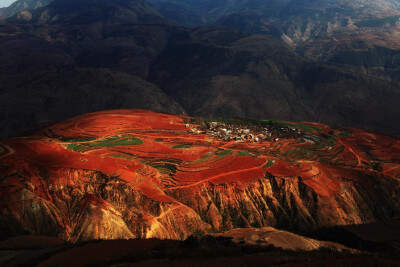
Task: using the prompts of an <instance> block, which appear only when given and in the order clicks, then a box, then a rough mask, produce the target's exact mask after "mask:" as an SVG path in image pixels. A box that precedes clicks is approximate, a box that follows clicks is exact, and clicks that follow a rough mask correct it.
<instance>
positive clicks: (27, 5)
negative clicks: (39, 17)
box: [0, 0, 54, 19]
mask: <svg viewBox="0 0 400 267" xmlns="http://www.w3.org/2000/svg"><path fill="white" fill-rule="evenodd" d="M53 1H54V0H17V1H15V2H14V3H12V4H11V5H10V6H9V7H4V8H0V19H5V18H8V17H11V16H13V15H14V14H16V13H18V12H21V11H24V10H31V9H35V8H38V7H42V6H45V5H47V4H49V3H51V2H53Z"/></svg>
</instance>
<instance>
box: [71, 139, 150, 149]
mask: <svg viewBox="0 0 400 267" xmlns="http://www.w3.org/2000/svg"><path fill="white" fill-rule="evenodd" d="M141 144H143V141H142V140H140V139H138V138H134V137H132V136H129V135H125V136H112V137H109V138H106V139H102V140H96V141H93V142H85V143H74V144H69V145H68V146H67V149H69V150H73V151H74V152H79V153H83V152H86V151H89V150H93V149H96V148H101V147H112V146H132V145H141Z"/></svg>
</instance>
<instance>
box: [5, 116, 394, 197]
mask: <svg viewBox="0 0 400 267" xmlns="http://www.w3.org/2000/svg"><path fill="white" fill-rule="evenodd" d="M184 118H185V117H184V116H179V115H166V114H159V113H153V112H150V111H145V110H118V111H104V112H97V113H91V114H86V115H82V116H79V117H76V118H72V119H69V120H67V121H65V122H62V123H59V124H56V125H54V126H52V127H50V128H48V129H46V130H43V131H41V132H39V133H38V134H36V135H35V136H32V137H29V138H14V139H10V140H8V141H7V142H6V143H3V144H1V145H0V158H2V162H1V164H2V168H4V167H5V166H6V169H8V168H7V166H8V167H9V165H7V164H12V166H13V168H15V169H19V167H18V164H19V163H20V162H21V161H22V162H27V163H29V164H37V165H41V166H48V167H50V168H68V169H83V170H97V171H99V172H102V173H104V174H107V175H112V176H117V177H119V178H120V179H121V180H122V181H124V182H126V183H128V184H131V185H132V186H133V187H134V188H135V189H137V190H139V191H141V192H143V194H145V195H146V196H148V197H150V198H153V199H154V200H156V201H166V202H171V201H173V199H171V198H170V197H167V196H166V195H165V194H164V193H163V192H162V190H163V188H164V186H163V183H162V181H161V178H162V177H163V176H165V175H166V174H161V172H160V170H161V169H163V166H162V165H165V166H164V170H165V168H166V169H168V168H173V169H174V172H170V174H169V176H172V177H173V180H174V185H173V186H171V184H169V185H168V186H167V187H166V188H168V189H170V190H171V189H174V188H180V187H182V186H183V187H188V186H191V185H198V184H201V183H204V182H211V183H216V184H219V183H230V182H233V183H246V182H251V181H254V180H257V179H260V178H262V177H263V176H264V175H265V174H266V173H267V172H268V173H270V174H272V175H274V176H277V177H301V178H302V179H304V182H305V183H306V184H307V185H309V186H310V187H312V188H314V189H315V190H316V192H317V193H318V194H321V195H329V194H335V193H336V192H337V190H338V188H339V182H338V180H337V178H338V177H347V178H349V179H355V180H358V179H362V177H363V175H367V174H371V172H376V171H374V170H370V169H371V167H370V166H369V165H368V164H369V162H370V161H373V160H380V161H385V160H390V161H391V163H390V164H391V165H384V166H385V168H384V169H383V170H382V175H390V176H398V174H399V172H400V169H399V168H398V166H399V165H398V164H399V163H398V162H399V158H400V142H399V140H398V139H395V138H391V137H386V136H383V135H378V134H374V133H371V132H366V131H361V130H358V129H349V132H351V133H352V134H350V135H349V136H347V137H335V139H336V142H337V144H338V145H337V146H338V147H339V146H340V145H342V146H344V149H343V151H342V152H341V153H339V154H338V155H334V153H333V151H337V150H335V148H331V150H332V159H331V162H328V163H326V162H325V163H324V164H320V163H318V159H317V160H316V163H310V162H308V161H307V160H304V159H302V158H299V157H298V155H297V156H296V155H293V159H290V156H289V158H287V157H283V156H280V155H284V154H285V152H287V151H290V150H292V149H293V148H296V147H297V148H298V149H308V148H310V147H311V145H310V144H308V143H305V142H302V143H299V142H298V141H296V140H294V139H281V140H279V141H277V142H273V143H270V142H263V143H262V144H261V143H245V142H242V143H241V142H233V141H231V142H222V141H220V140H218V139H216V138H213V137H211V136H208V135H206V134H191V133H190V132H189V129H188V128H187V127H186V126H187V125H185V119H184ZM303 124H308V125H310V126H312V127H317V128H320V129H322V132H323V133H324V134H328V133H329V132H331V133H332V132H335V133H337V132H338V131H337V130H332V129H331V128H330V127H329V126H326V125H322V124H317V123H303ZM115 136H132V137H134V138H137V139H140V140H141V141H142V143H141V144H133V145H129V144H123V145H107V144H105V145H104V146H94V147H91V148H90V149H89V150H87V151H83V152H80V151H74V150H73V149H68V146H69V145H71V144H77V145H79V144H81V145H83V146H85V144H86V145H87V144H90V143H91V142H92V143H94V142H97V141H99V140H105V139H107V138H110V137H115ZM88 137H91V139H87V138H88ZM85 138H86V139H85ZM80 140H82V141H80ZM87 140H89V141H87ZM199 141H200V142H199ZM202 141H203V142H202ZM204 141H206V142H204ZM221 148H223V149H229V150H230V152H228V153H227V154H226V155H218V153H219V152H220V151H221V150H218V149H221ZM310 149H312V148H310ZM246 150H247V151H257V152H258V156H255V157H252V156H243V155H242V156H241V155H238V154H237V153H236V152H235V151H242V152H243V151H246ZM277 150H279V154H280V155H277V153H275V154H274V155H271V151H277ZM366 150H368V151H366ZM310 151H312V153H314V152H315V153H316V154H318V153H317V152H318V150H317V151H315V150H310ZM319 152H321V153H322V152H325V153H329V151H328V149H327V148H321V149H320V150H319ZM367 152H368V153H367ZM328 155H329V154H328ZM154 159H158V160H159V163H158V165H157V164H155V165H154V166H152V164H151V163H146V160H150V161H151V160H154ZM270 160H274V162H275V163H274V164H271V166H268V167H266V168H263V166H265V164H266V163H268V161H270ZM393 160H395V162H393ZM17 162H18V163H17ZM171 162H172V163H171ZM335 162H340V163H341V165H336V164H335ZM343 162H345V164H343ZM146 164H147V165H146ZM146 176H149V177H146ZM167 176H168V174H167ZM164 178H165V177H164ZM31 179H32V181H33V182H34V180H35V178H34V177H31ZM55 182H56V181H55ZM4 193H5V192H2V194H4Z"/></svg>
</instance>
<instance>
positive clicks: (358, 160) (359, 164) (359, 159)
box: [339, 139, 362, 167]
mask: <svg viewBox="0 0 400 267" xmlns="http://www.w3.org/2000/svg"><path fill="white" fill-rule="evenodd" d="M339 142H340V143H341V144H342V145H343V146H344V147H346V148H347V149H348V150H349V151H350V152H351V153H352V154H353V155H354V156H355V157H356V158H357V162H358V163H357V167H361V166H362V164H361V162H362V159H361V157H360V156H359V155H357V153H356V152H354V150H353V149H352V148H351V147H349V146H347V145H346V144H344V143H343V142H342V140H340V139H339Z"/></svg>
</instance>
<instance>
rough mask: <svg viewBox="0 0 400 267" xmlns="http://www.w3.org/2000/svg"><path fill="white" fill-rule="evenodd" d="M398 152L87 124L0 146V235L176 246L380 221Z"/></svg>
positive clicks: (362, 144)
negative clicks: (232, 233)
mask: <svg viewBox="0 0 400 267" xmlns="http://www.w3.org/2000/svg"><path fill="white" fill-rule="evenodd" d="M229 131H231V132H230V133H229ZM223 134H225V135H223ZM226 134H230V135H232V136H231V137H232V138H231V139H228V138H227V136H226ZM255 136H256V137H257V139H256V138H255ZM399 146H400V141H399V140H398V139H396V138H391V137H387V136H384V135H379V134H375V133H372V132H367V131H363V130H358V129H354V128H346V129H334V128H330V127H328V126H326V125H323V124H316V123H290V122H278V121H252V120H246V119H231V120H222V121H221V120H211V121H204V120H202V119H195V118H191V117H187V116H184V115H166V114H159V113H153V112H150V111H144V110H119V111H104V112H98V113H91V114H87V115H82V116H79V117H75V118H72V119H69V120H67V121H65V122H62V123H58V124H55V125H53V126H51V127H49V128H46V129H44V130H42V131H40V132H38V133H37V134H35V135H33V136H30V137H21V138H13V139H9V140H5V141H4V142H2V143H1V162H0V169H1V172H2V174H3V176H2V183H1V190H0V203H1V206H2V210H1V214H0V217H1V220H0V221H1V225H0V228H1V229H3V230H2V231H1V233H2V237H3V238H5V237H9V236H14V235H21V234H34V235H50V236H56V237H59V238H62V239H65V240H70V241H73V242H77V241H85V240H93V239H120V238H135V237H136V238H138V237H140V238H161V239H164V238H167V239H179V240H183V239H185V238H187V237H188V236H190V235H193V234H196V233H213V232H223V231H227V230H230V229H234V228H242V227H257V228H258V227H263V226H274V227H278V228H280V229H286V230H291V231H295V232H298V233H303V232H308V231H312V230H313V229H314V230H315V229H318V228H320V227H330V226H336V225H350V224H363V223H368V222H375V221H380V220H387V219H391V218H395V217H396V216H398V211H399V210H400V208H399V207H400V199H399V196H400V194H399V189H400V187H399V185H400V183H399V175H400V169H399V167H400V162H399V160H400V159H399V158H400V148H399Z"/></svg>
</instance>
